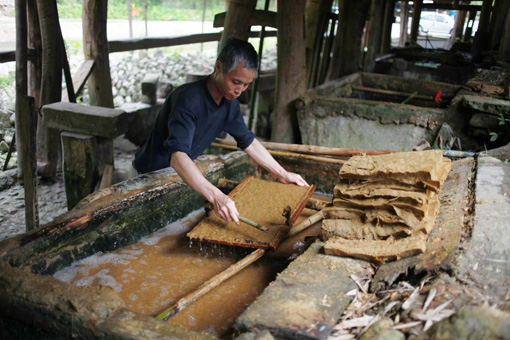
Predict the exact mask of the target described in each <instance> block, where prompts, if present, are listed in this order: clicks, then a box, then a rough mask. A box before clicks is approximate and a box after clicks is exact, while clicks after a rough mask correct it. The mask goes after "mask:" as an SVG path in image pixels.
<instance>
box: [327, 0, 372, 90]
mask: <svg viewBox="0 0 510 340" xmlns="http://www.w3.org/2000/svg"><path fill="white" fill-rule="evenodd" d="M370 3H371V1H370V0H357V1H351V0H340V1H339V3H338V5H339V6H338V7H339V11H340V14H339V18H338V28H337V34H336V37H335V42H334V45H333V58H332V60H331V64H330V67H329V71H328V75H327V77H326V81H330V80H334V79H337V78H340V77H342V76H345V75H348V74H352V73H355V72H358V71H359V69H360V62H361V60H360V59H361V39H362V36H363V30H364V28H365V22H366V19H367V15H368V10H369V8H370Z"/></svg>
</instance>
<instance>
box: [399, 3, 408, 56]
mask: <svg viewBox="0 0 510 340" xmlns="http://www.w3.org/2000/svg"><path fill="white" fill-rule="evenodd" d="M408 21H409V3H408V2H407V1H401V2H400V35H399V39H398V46H400V47H402V46H405V44H406V42H407V40H408V34H407V24H408Z"/></svg>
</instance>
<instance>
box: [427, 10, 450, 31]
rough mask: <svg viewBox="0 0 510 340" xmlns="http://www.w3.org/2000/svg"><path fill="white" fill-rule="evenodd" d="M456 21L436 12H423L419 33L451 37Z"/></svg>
mask: <svg viewBox="0 0 510 340" xmlns="http://www.w3.org/2000/svg"><path fill="white" fill-rule="evenodd" d="M454 24H455V20H454V19H453V18H452V17H451V16H449V15H446V14H441V13H435V12H422V13H421V17H420V27H419V32H420V33H421V34H423V33H431V34H441V35H442V34H445V35H451V34H452V30H453V26H454Z"/></svg>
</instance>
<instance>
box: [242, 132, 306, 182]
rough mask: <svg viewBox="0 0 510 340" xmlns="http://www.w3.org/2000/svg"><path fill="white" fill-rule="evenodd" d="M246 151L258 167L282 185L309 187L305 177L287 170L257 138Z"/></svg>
mask: <svg viewBox="0 0 510 340" xmlns="http://www.w3.org/2000/svg"><path fill="white" fill-rule="evenodd" d="M244 151H245V152H246V153H247V154H248V156H250V158H251V159H253V160H254V161H255V162H256V163H257V164H258V165H260V166H261V167H263V168H264V169H266V170H267V171H269V172H270V173H271V174H272V175H273V176H275V177H276V178H278V179H279V180H280V181H281V182H282V183H294V184H297V185H300V186H309V185H308V183H306V181H305V180H304V179H303V177H301V176H300V175H298V174H295V173H293V172H288V171H287V170H285V169H284V168H283V167H282V166H281V165H280V164H279V163H278V162H277V161H276V160H275V159H274V158H273V156H271V154H270V153H269V151H267V150H266V148H265V147H264V146H263V145H262V144H261V143H260V142H259V141H258V140H257V139H256V138H255V139H254V140H253V142H252V143H251V144H250V146H248V147H247V148H246V149H244Z"/></svg>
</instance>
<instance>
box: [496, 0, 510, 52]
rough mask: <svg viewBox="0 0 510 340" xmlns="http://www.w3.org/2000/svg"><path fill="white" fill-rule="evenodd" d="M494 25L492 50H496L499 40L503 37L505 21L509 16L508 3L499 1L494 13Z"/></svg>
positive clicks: (509, 4) (509, 3)
mask: <svg viewBox="0 0 510 340" xmlns="http://www.w3.org/2000/svg"><path fill="white" fill-rule="evenodd" d="M494 14H495V15H496V23H495V25H494V34H493V35H492V50H497V49H498V48H499V46H500V43H501V38H502V37H503V36H504V35H505V34H504V32H508V31H505V19H506V18H507V16H508V15H509V14H510V1H500V2H499V8H498V10H497V11H495V12H494Z"/></svg>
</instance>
